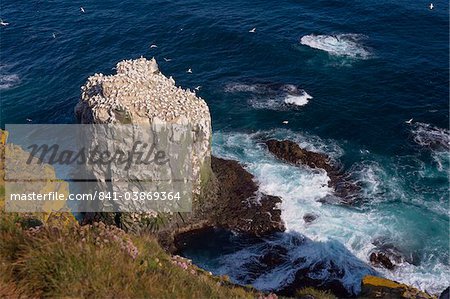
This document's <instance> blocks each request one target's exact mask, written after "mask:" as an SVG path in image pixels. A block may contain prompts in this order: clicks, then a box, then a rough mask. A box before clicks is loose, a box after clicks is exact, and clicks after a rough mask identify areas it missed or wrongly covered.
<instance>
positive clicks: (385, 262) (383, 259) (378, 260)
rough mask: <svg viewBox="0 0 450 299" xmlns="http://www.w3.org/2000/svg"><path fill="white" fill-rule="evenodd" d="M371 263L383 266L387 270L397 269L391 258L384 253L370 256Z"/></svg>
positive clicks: (374, 253)
mask: <svg viewBox="0 0 450 299" xmlns="http://www.w3.org/2000/svg"><path fill="white" fill-rule="evenodd" d="M370 262H371V263H372V265H374V266H382V267H384V268H386V269H389V270H392V269H394V268H395V266H394V264H393V263H392V262H391V260H390V259H389V257H387V256H386V255H385V254H384V253H382V252H372V253H371V254H370Z"/></svg>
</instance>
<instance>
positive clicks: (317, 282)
mask: <svg viewBox="0 0 450 299" xmlns="http://www.w3.org/2000/svg"><path fill="white" fill-rule="evenodd" d="M323 271H327V272H328V273H329V276H333V277H335V279H329V280H326V281H323V280H321V279H320V278H318V279H315V278H312V277H314V276H315V275H314V273H322V272H323ZM344 275H345V273H343V272H342V270H341V269H339V267H337V265H335V264H334V263H333V262H331V263H330V264H324V263H317V264H315V265H314V266H312V267H307V268H303V269H299V270H298V271H297V272H296V273H295V277H294V280H293V281H292V282H291V283H290V284H289V285H287V286H285V287H283V289H281V290H279V291H277V294H279V295H281V296H287V297H293V296H295V294H296V292H297V291H298V290H299V289H303V288H307V287H313V288H316V289H318V290H322V291H330V292H332V293H333V294H334V295H336V296H338V297H339V298H349V297H352V295H353V294H351V293H350V292H349V291H348V290H347V289H346V288H345V287H344V286H343V284H342V282H341V281H339V279H341V278H342V277H343V276H344ZM318 276H319V277H320V275H318Z"/></svg>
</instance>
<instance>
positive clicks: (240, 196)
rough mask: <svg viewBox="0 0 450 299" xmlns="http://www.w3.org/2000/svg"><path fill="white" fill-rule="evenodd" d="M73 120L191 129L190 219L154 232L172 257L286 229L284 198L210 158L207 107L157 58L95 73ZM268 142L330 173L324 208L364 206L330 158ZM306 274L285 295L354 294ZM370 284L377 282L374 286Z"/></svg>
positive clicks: (136, 227)
mask: <svg viewBox="0 0 450 299" xmlns="http://www.w3.org/2000/svg"><path fill="white" fill-rule="evenodd" d="M75 113H76V115H77V117H78V119H79V120H80V122H81V123H94V124H98V123H100V124H104V123H111V124H115V123H119V124H120V123H133V124H152V123H154V122H166V123H183V124H190V125H191V126H192V128H193V131H192V133H193V135H194V140H195V143H194V149H193V152H192V161H193V162H192V163H193V165H192V166H193V181H194V182H195V184H194V190H193V193H194V200H193V207H192V212H190V213H178V214H174V215H166V214H162V215H159V216H161V217H162V218H163V219H164V221H163V224H162V225H161V226H159V227H157V228H156V229H154V228H152V229H151V231H150V232H151V233H153V234H156V236H157V237H158V240H159V242H160V243H161V245H162V246H163V247H164V248H165V249H166V250H167V251H169V252H172V253H173V252H176V251H178V250H179V249H180V247H181V246H183V243H184V240H185V239H186V238H187V237H189V236H195V235H196V234H197V233H199V232H201V231H203V230H208V229H211V228H221V229H226V230H230V231H234V232H237V233H241V234H245V235H250V236H254V237H256V238H258V237H261V236H265V235H270V234H273V233H281V232H283V231H284V230H285V226H284V224H283V221H282V218H281V210H280V208H279V204H280V203H281V201H282V199H281V198H279V197H276V196H270V195H267V194H264V193H262V192H260V191H259V190H258V185H257V183H256V182H255V180H254V177H253V175H252V174H250V173H249V172H247V171H246V170H245V169H244V168H243V167H242V166H241V165H240V164H239V163H238V162H237V161H232V160H225V159H222V158H218V157H214V156H212V155H211V137H212V130H211V116H210V114H209V109H208V107H207V105H206V102H205V101H204V100H203V99H201V98H199V97H197V96H196V95H195V93H193V92H191V91H189V90H187V91H186V90H183V89H181V88H180V87H176V86H175V81H174V80H173V79H172V78H167V77H165V76H164V75H162V74H161V73H160V71H159V69H158V65H157V63H156V61H155V60H154V59H152V60H146V59H144V58H141V59H138V60H134V61H130V60H128V61H124V62H120V63H119V64H118V65H117V74H116V75H112V76H105V75H102V74H95V75H94V76H92V77H90V78H89V79H88V82H87V83H86V85H84V86H83V88H82V97H81V100H80V102H79V104H78V105H77V108H76V109H75ZM264 143H265V145H266V146H267V149H268V151H269V152H270V153H271V154H273V155H274V156H275V157H277V158H278V159H280V160H283V161H285V162H287V163H291V164H294V165H299V166H306V167H310V168H313V169H318V170H320V171H325V172H326V173H327V175H328V176H329V178H330V181H329V187H331V188H333V190H334V195H335V196H333V197H332V198H326V199H324V201H325V202H328V203H333V204H334V203H338V204H347V205H351V204H354V203H355V202H357V200H358V199H359V192H360V191H361V190H360V187H359V186H358V185H357V184H356V183H354V182H353V181H352V180H351V179H350V178H349V176H348V175H347V174H346V173H345V171H343V170H342V168H341V167H340V165H338V164H336V163H334V162H333V161H331V159H330V158H329V157H328V156H326V155H325V154H321V153H315V152H310V151H307V150H305V149H302V148H300V146H299V145H298V144H296V143H295V142H293V141H289V140H283V141H279V140H274V139H269V140H265V141H264ZM160 214H161V213H160ZM303 217H304V220H305V222H312V221H314V220H315V218H316V216H315V215H314V214H309V215H304V216H303ZM112 219H114V221H113V220H112ZM136 219H138V220H136ZM92 221H106V222H108V221H109V222H110V223H115V224H116V225H119V226H121V227H122V228H124V229H126V230H128V231H130V232H135V231H139V232H140V233H142V232H149V231H148V230H146V229H148V227H146V226H145V223H147V222H143V221H142V222H140V220H139V217H138V218H135V217H134V216H133V217H130V215H129V214H126V213H123V214H121V215H119V216H118V217H117V215H115V216H113V217H111V215H106V216H105V215H86V221H85V222H86V223H90V222H92ZM282 256H283V252H282V251H280V252H278V251H276V250H275V251H274V252H272V253H271V255H270V256H266V257H265V258H266V259H265V261H267V262H268V263H275V264H276V263H278V262H279V261H280V259H281V258H282ZM370 260H371V261H372V263H373V264H374V265H382V266H383V267H385V268H388V269H392V268H393V267H394V265H393V263H392V261H391V259H390V258H389V257H387V256H386V255H385V254H383V253H374V255H373V256H371V257H370ZM332 270H333V269H331V271H332ZM302 271H303V272H301V271H299V272H298V273H297V274H296V277H297V276H298V279H297V278H296V279H294V281H298V284H295V283H294V284H292V285H290V286H289V287H288V288H286V289H285V290H283V291H282V292H281V294H284V295H288V296H293V295H294V294H295V290H297V289H298V288H301V287H304V286H306V285H308V286H309V285H311V286H322V288H325V289H328V290H331V291H332V292H333V293H335V294H337V295H340V296H349V295H351V294H348V293H346V291H345V288H343V286H342V285H340V284H339V283H338V282H336V283H335V284H333V283H331V284H328V285H326V286H323V283H322V282H321V281H313V280H311V281H309V282H308V283H306V282H305V278H304V274H305V271H306V272H307V271H309V270H308V269H303V270H302ZM368 281H369V282H373V279H372V280H368ZM362 283H363V293H364V296H365V298H375V297H376V298H433V297H432V296H429V295H428V294H425V293H423V292H420V291H418V290H415V291H414V292H411V291H408V292H396V291H395V292H394V291H393V292H390V291H387V292H386V291H383V292H380V291H379V290H378V289H377V288H376V287H375V288H372V289H370V290H369V289H368V288H367V287H366V288H364V285H368V284H369V283H368V282H367V281H363V282H362ZM377 283H379V284H381V285H382V287H381V288H382V289H383V290H385V289H384V288H388V289H395V290H396V289H398V288H399V287H398V286H397V285H395V286H394V285H391V284H389V283H387V282H385V281H383V283H380V282H379V281H377ZM377 286H378V285H377ZM402 288H403V286H402ZM405 294H406V295H405ZM371 296H373V297H371Z"/></svg>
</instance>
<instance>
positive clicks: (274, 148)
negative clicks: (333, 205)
mask: <svg viewBox="0 0 450 299" xmlns="http://www.w3.org/2000/svg"><path fill="white" fill-rule="evenodd" d="M265 144H266V145H267V149H268V150H269V152H271V153H272V154H273V155H274V156H275V157H277V158H278V159H280V160H283V161H286V162H288V163H292V164H294V165H306V166H308V167H310V168H313V169H314V168H320V169H323V170H325V171H326V172H327V175H328V177H329V178H330V181H329V183H328V185H329V186H330V187H332V188H333V189H334V191H335V194H336V196H337V197H338V199H337V200H336V199H334V198H327V199H325V201H327V202H335V201H339V202H342V203H347V204H351V203H353V202H354V201H355V200H356V198H357V194H358V193H359V191H360V187H359V186H357V185H356V184H355V183H354V182H352V181H350V180H349V178H348V175H347V174H346V173H344V172H343V171H342V169H341V168H340V167H339V166H338V165H335V164H334V163H333V162H332V161H331V159H330V157H328V156H327V155H325V154H322V153H315V152H311V151H308V150H305V149H302V148H301V147H300V146H299V145H298V144H297V143H295V142H293V141H291V140H283V141H279V140H275V139H270V140H267V141H265Z"/></svg>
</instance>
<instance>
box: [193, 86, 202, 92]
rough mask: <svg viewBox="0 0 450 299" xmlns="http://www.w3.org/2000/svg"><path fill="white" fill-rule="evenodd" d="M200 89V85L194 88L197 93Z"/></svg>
mask: <svg viewBox="0 0 450 299" xmlns="http://www.w3.org/2000/svg"><path fill="white" fill-rule="evenodd" d="M200 88H202V87H201V86H200V85H199V86H197V87H196V88H194V89H195V90H197V91H199V90H200Z"/></svg>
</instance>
